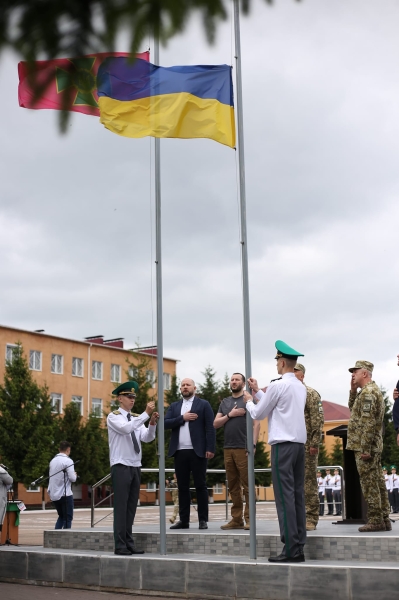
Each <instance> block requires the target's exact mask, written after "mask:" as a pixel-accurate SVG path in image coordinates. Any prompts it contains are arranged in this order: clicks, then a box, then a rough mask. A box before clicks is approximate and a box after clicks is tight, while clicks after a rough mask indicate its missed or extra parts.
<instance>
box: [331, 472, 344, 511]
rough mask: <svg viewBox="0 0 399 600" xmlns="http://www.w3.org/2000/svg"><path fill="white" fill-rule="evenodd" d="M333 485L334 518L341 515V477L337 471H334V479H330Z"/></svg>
mask: <svg viewBox="0 0 399 600" xmlns="http://www.w3.org/2000/svg"><path fill="white" fill-rule="evenodd" d="M331 482H332V485H333V489H332V490H333V496H334V503H335V516H336V517H339V516H341V515H342V497H341V475H340V474H339V471H338V469H334V477H332V479H331Z"/></svg>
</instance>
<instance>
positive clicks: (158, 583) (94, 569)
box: [0, 546, 399, 600]
mask: <svg viewBox="0 0 399 600" xmlns="http://www.w3.org/2000/svg"><path fill="white" fill-rule="evenodd" d="M0 581H7V582H18V583H30V584H34V585H45V586H55V587H74V588H80V589H94V590H98V591H118V592H124V593H130V594H142V595H149V596H151V595H154V594H157V595H159V593H160V592H162V594H161V595H162V596H165V597H171V598H200V599H208V598H209V599H212V600H219V599H222V598H224V599H226V598H231V599H235V600H249V599H250V598H251V599H257V598H259V599H264V600H313V599H314V600H320V598H323V600H336V599H337V598H340V600H346V599H350V600H375V598H381V599H382V600H385V599H386V598H396V597H397V594H398V592H397V590H398V586H399V564H395V563H390V565H389V567H388V565H386V564H383V563H381V562H377V563H376V562H361V561H359V562H357V563H353V562H352V561H351V562H348V561H331V560H325V561H324V562H317V561H312V560H310V561H307V562H305V563H303V564H299V565H295V564H294V565H287V564H283V565H272V564H270V563H268V562H267V560H266V559H264V558H263V559H262V558H260V559H258V560H256V561H251V560H249V559H246V558H244V557H231V556H223V557H221V556H204V555H195V554H192V555H189V556H187V555H182V554H174V555H169V556H166V557H161V556H159V555H158V556H157V555H151V554H150V555H141V556H134V557H120V556H114V555H113V554H111V553H107V552H93V551H86V552H85V551H80V552H77V551H74V550H58V551H56V550H51V549H48V548H39V547H36V548H29V547H25V548H24V547H4V546H3V547H1V548H0Z"/></svg>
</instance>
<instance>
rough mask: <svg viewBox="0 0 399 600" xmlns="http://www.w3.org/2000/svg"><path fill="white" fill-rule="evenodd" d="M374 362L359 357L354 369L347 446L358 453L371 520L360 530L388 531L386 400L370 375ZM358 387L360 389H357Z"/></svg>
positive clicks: (357, 458)
mask: <svg viewBox="0 0 399 600" xmlns="http://www.w3.org/2000/svg"><path fill="white" fill-rule="evenodd" d="M373 369H374V365H373V364H372V363H371V362H368V361H367V360H358V361H356V364H355V366H354V367H352V368H351V369H349V372H350V373H352V378H351V391H350V394H349V403H348V405H349V409H350V411H351V416H350V419H349V423H348V441H347V444H346V449H347V450H353V452H354V453H355V460H356V466H357V470H358V473H359V478H360V485H361V488H362V492H363V495H364V498H365V500H366V502H367V504H368V522H367V523H366V525H363V526H362V527H359V531H389V530H391V529H392V525H391V521H390V520H389V502H388V494H387V490H386V487H385V481H384V478H383V476H382V472H381V453H382V448H383V445H382V424H383V419H384V408H385V407H384V400H383V397H382V394H381V391H380V389H379V387H378V386H377V385H376V384H375V383H374V381H373V380H372V379H371V377H372V374H373ZM358 388H360V391H359V392H358Z"/></svg>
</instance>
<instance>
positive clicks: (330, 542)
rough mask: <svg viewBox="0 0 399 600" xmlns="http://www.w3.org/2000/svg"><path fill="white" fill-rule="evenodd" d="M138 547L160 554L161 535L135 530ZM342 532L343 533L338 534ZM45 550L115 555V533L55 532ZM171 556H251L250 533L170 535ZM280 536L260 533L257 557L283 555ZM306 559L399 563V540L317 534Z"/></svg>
mask: <svg viewBox="0 0 399 600" xmlns="http://www.w3.org/2000/svg"><path fill="white" fill-rule="evenodd" d="M133 533H134V539H135V543H136V547H137V548H140V549H142V550H144V551H145V552H146V553H147V554H158V553H159V551H160V544H159V538H160V536H159V533H148V532H136V531H134V532H133ZM337 533H341V531H337ZM44 547H45V548H52V549H66V550H75V551H80V550H87V551H100V552H112V551H113V549H114V540H113V533H112V531H99V530H96V529H91V530H74V529H70V530H51V531H45V532H44ZM166 548H167V553H168V554H199V555H205V556H241V557H249V555H250V548H249V534H248V532H243V531H239V532H232V531H230V532H229V533H214V532H208V533H199V532H198V531H197V530H193V531H192V532H191V531H190V532H187V533H186V532H183V531H181V532H176V533H173V532H170V531H168V533H167V535H166ZM281 549H282V544H281V541H280V537H279V535H275V534H258V535H257V556H258V557H259V558H268V557H269V556H275V555H277V554H279V553H280V552H281ZM305 557H306V558H307V559H309V560H319V561H328V560H333V561H349V560H350V561H358V562H361V561H367V562H399V537H396V536H395V537H393V536H392V535H391V536H388V535H386V534H381V535H380V536H378V535H376V534H374V535H372V536H371V535H370V536H368V535H366V536H364V537H363V536H360V535H358V536H355V535H353V536H348V535H346V536H342V535H317V532H311V535H308V538H307V543H306V546H305Z"/></svg>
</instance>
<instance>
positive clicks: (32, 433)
mask: <svg viewBox="0 0 399 600" xmlns="http://www.w3.org/2000/svg"><path fill="white" fill-rule="evenodd" d="M54 430H55V419H54V416H53V415H52V406H51V402H50V398H49V395H48V390H47V388H46V387H45V386H44V387H41V386H39V385H38V384H37V383H36V382H35V381H34V380H33V377H32V374H31V371H30V370H29V366H28V362H27V360H26V358H25V356H24V353H23V348H22V345H21V344H20V343H18V344H17V346H16V347H15V349H14V350H13V357H12V361H11V362H9V361H7V363H6V369H5V374H4V384H3V385H0V455H1V460H2V461H3V462H4V463H5V464H6V465H7V466H8V467H9V468H10V472H11V474H12V476H13V478H14V492H15V494H16V496H18V483H19V482H21V483H24V484H29V483H30V482H31V481H32V480H34V479H37V478H38V477H39V476H40V475H42V474H44V473H47V471H48V465H49V461H50V460H51V458H52V457H53V455H54Z"/></svg>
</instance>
